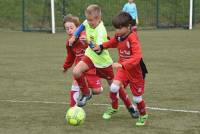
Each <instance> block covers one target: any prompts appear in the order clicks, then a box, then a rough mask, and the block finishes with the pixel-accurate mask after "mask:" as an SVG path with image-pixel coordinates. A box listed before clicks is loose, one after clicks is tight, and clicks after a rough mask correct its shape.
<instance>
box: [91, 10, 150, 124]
mask: <svg viewBox="0 0 200 134" xmlns="http://www.w3.org/2000/svg"><path fill="white" fill-rule="evenodd" d="M112 23H113V26H114V27H115V28H116V33H115V38H111V39H110V40H109V41H108V42H104V43H103V44H102V45H100V46H98V45H97V46H95V47H94V48H93V50H94V51H101V50H104V49H107V48H117V49H118V54H119V60H118V62H117V63H114V64H113V67H115V68H117V73H116V75H115V78H114V80H113V83H112V84H111V87H110V88H111V89H110V92H111V93H113V94H115V95H117V92H118V90H119V89H120V87H126V86H127V85H128V84H129V85H130V89H131V92H132V94H133V101H134V102H135V103H136V105H137V108H138V110H139V113H140V117H139V119H138V121H137V122H136V125H137V126H142V125H145V124H146V121H147V118H148V115H147V113H146V107H145V102H144V99H143V98H142V95H143V93H144V83H145V80H144V78H145V74H146V73H147V69H146V66H145V64H144V62H143V59H142V51H141V46H140V42H139V39H138V36H137V33H136V32H135V31H132V29H131V27H132V17H131V16H130V14H128V13H126V12H121V13H119V14H118V15H117V16H116V17H114V18H113V21H112ZM111 99H112V98H111ZM105 114H106V112H105Z"/></svg>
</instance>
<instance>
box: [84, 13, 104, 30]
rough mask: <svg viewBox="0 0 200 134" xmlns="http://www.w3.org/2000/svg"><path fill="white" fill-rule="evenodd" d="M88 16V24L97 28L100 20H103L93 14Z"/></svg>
mask: <svg viewBox="0 0 200 134" xmlns="http://www.w3.org/2000/svg"><path fill="white" fill-rule="evenodd" d="M86 18H87V21H88V24H89V25H90V27H92V28H96V27H97V25H98V24H99V22H100V21H101V17H94V16H91V15H87V16H86Z"/></svg>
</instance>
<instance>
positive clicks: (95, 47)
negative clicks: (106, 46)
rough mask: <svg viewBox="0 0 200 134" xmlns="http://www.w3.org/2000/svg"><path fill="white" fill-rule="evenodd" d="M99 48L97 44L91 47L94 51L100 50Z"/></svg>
mask: <svg viewBox="0 0 200 134" xmlns="http://www.w3.org/2000/svg"><path fill="white" fill-rule="evenodd" d="M100 49H101V48H100V47H99V45H94V47H93V48H92V50H93V51H95V52H96V51H100Z"/></svg>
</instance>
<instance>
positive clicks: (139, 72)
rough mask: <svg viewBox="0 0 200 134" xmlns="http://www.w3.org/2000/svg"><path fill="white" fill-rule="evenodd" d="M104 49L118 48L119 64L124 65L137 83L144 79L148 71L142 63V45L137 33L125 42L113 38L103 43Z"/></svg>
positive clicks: (130, 76) (130, 35)
mask: <svg viewBox="0 0 200 134" xmlns="http://www.w3.org/2000/svg"><path fill="white" fill-rule="evenodd" d="M103 48H118V56H119V60H118V62H119V63H120V64H122V67H123V68H124V69H125V70H126V72H127V75H128V76H129V78H130V79H132V80H133V81H135V82H139V81H141V80H143V79H144V74H145V73H147V70H146V67H145V64H144V63H143V61H142V51H141V45H140V41H139V39H138V36H137V33H136V32H134V31H133V32H131V33H130V34H129V35H128V36H127V37H126V38H125V39H124V40H123V41H118V40H117V39H116V38H111V39H110V40H109V41H108V42H105V43H103Z"/></svg>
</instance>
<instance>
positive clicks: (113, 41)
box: [89, 38, 117, 54]
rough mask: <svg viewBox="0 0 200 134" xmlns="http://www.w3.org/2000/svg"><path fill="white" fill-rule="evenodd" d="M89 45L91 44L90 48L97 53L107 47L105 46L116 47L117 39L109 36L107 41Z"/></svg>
mask: <svg viewBox="0 0 200 134" xmlns="http://www.w3.org/2000/svg"><path fill="white" fill-rule="evenodd" d="M89 46H92V49H93V50H94V51H95V52H96V53H97V54H101V52H102V51H103V49H107V48H116V47H117V40H116V39H115V38H111V39H110V40H108V41H107V42H103V43H102V44H100V45H93V44H91V43H90V44H89Z"/></svg>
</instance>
